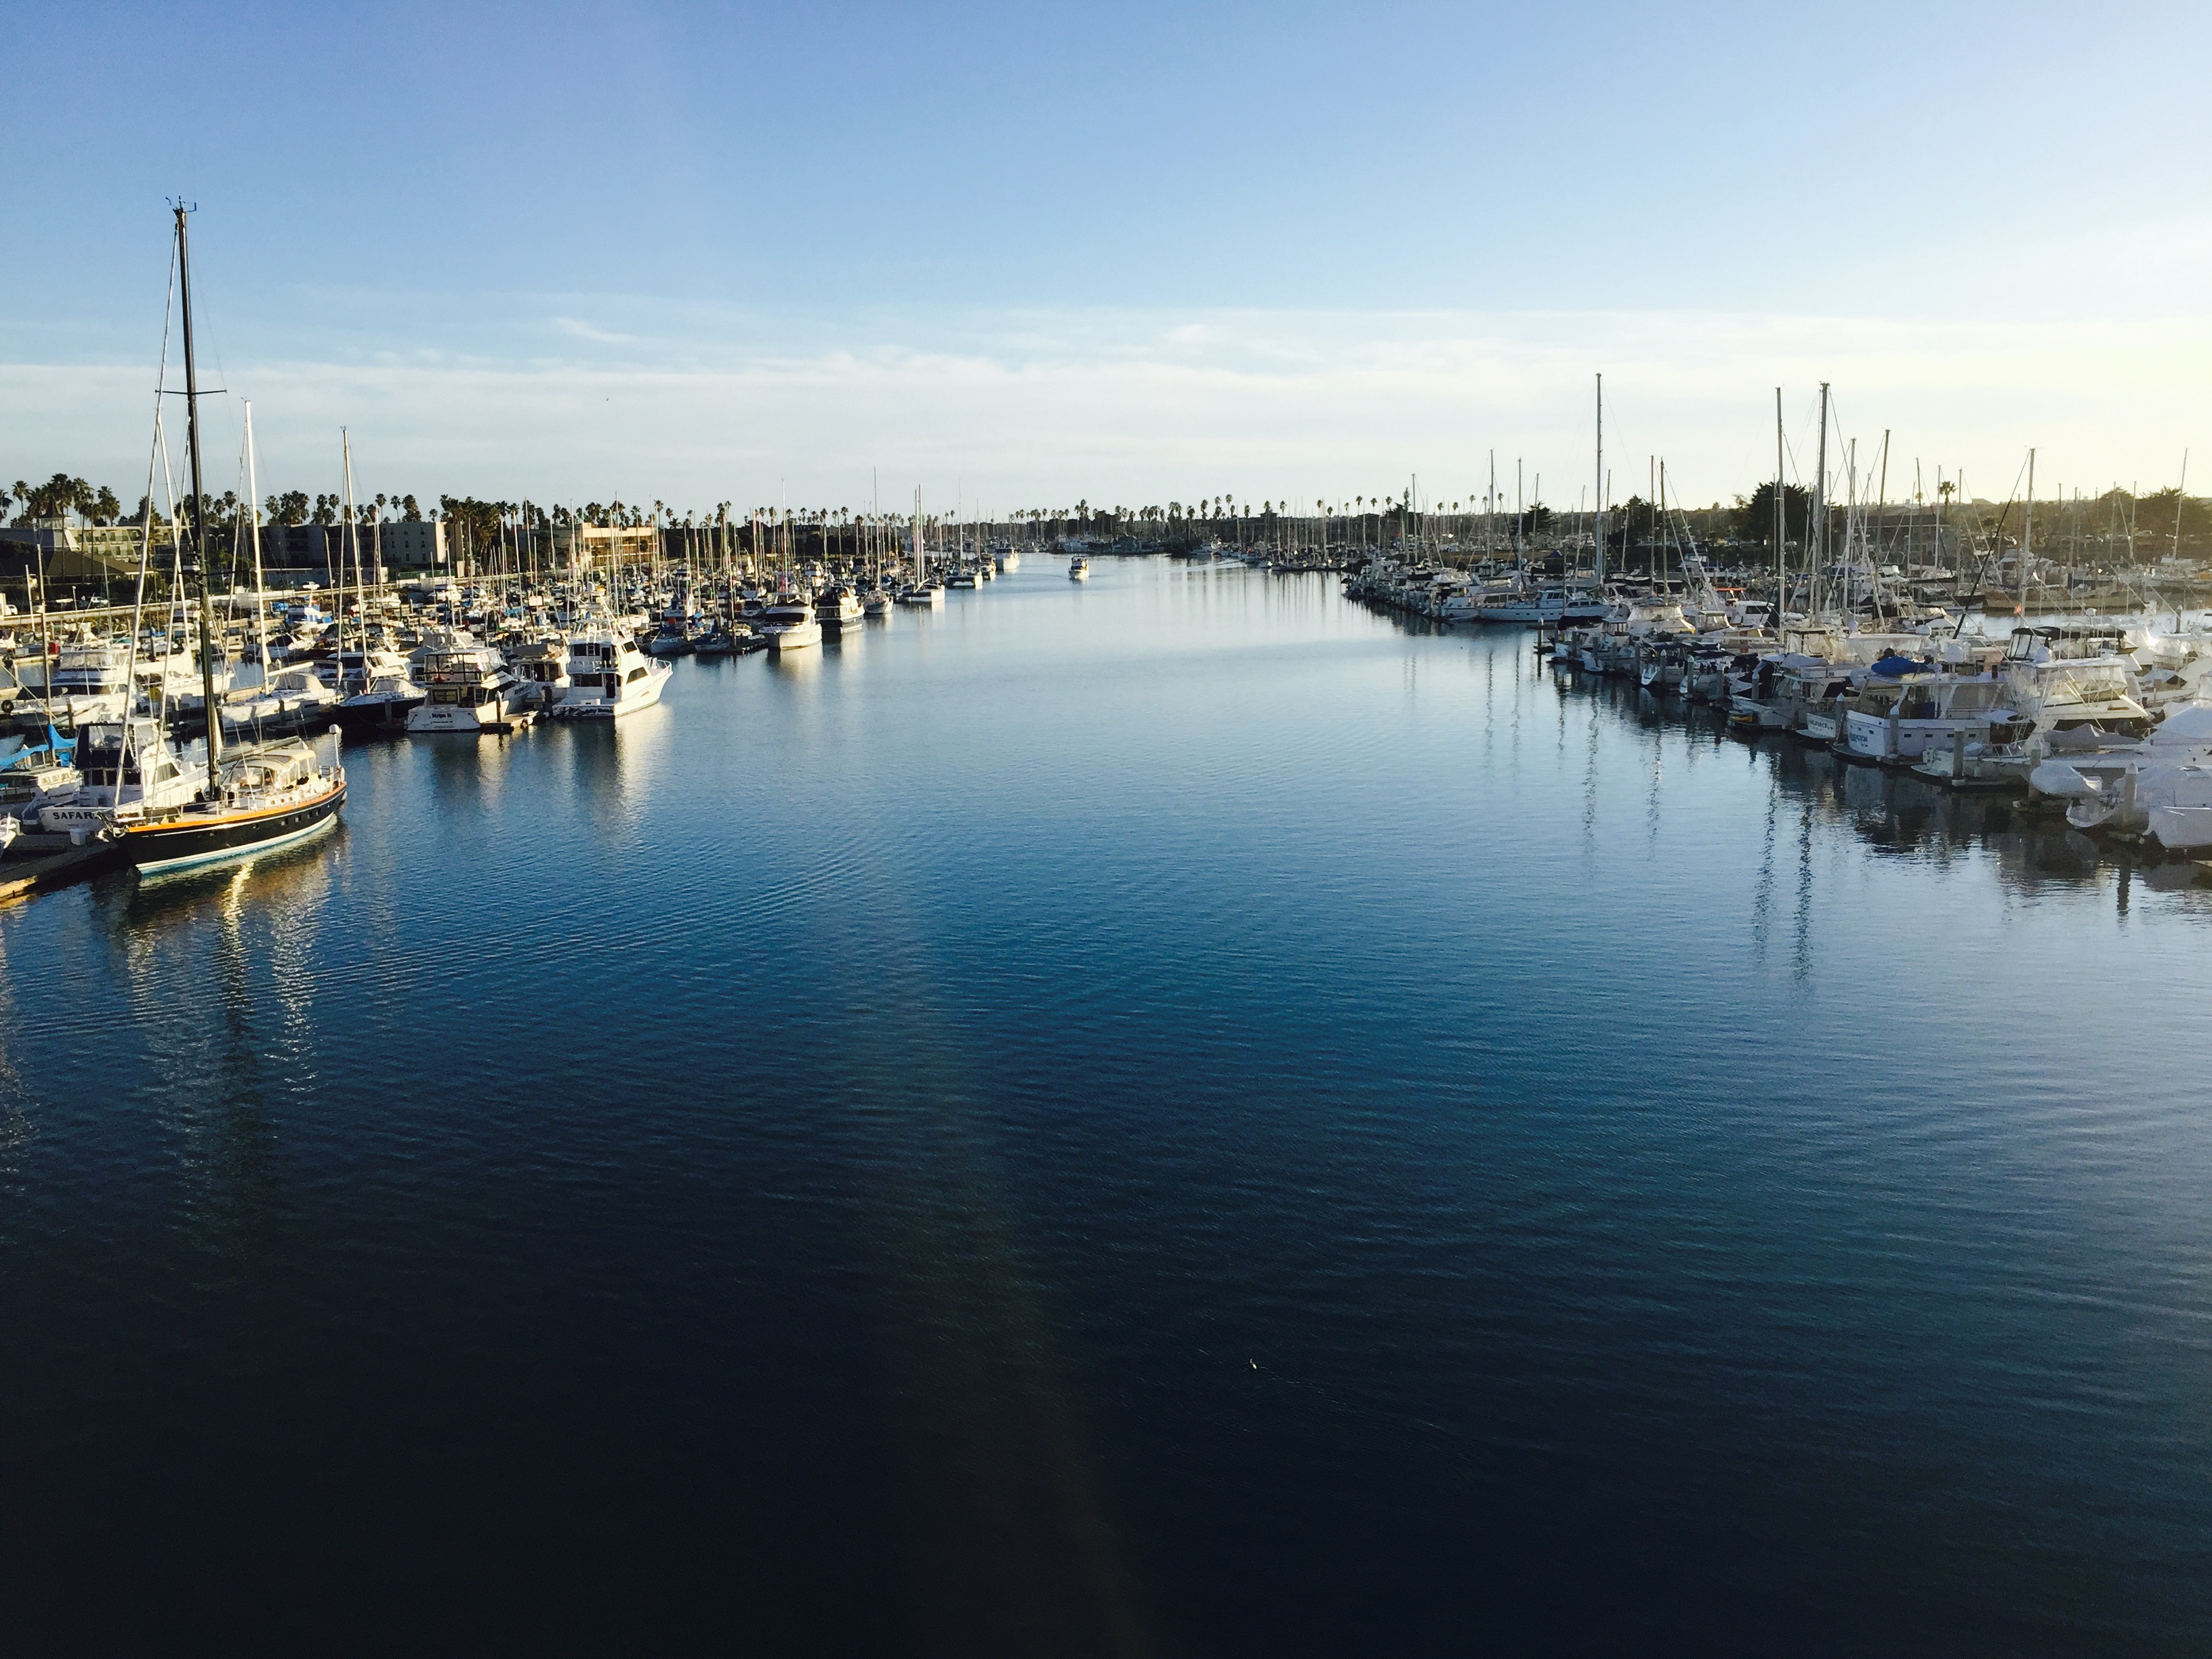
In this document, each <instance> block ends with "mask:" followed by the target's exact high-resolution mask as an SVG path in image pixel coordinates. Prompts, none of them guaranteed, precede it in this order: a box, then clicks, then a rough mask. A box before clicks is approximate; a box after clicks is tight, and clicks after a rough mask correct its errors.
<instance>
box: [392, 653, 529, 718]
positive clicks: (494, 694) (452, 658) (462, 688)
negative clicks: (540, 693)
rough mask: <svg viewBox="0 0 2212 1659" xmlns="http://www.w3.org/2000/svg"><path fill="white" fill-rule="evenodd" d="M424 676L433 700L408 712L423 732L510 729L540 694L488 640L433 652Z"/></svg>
mask: <svg viewBox="0 0 2212 1659" xmlns="http://www.w3.org/2000/svg"><path fill="white" fill-rule="evenodd" d="M421 677H422V686H423V689H424V690H425V692H426V694H427V700H426V701H425V702H423V703H422V706H421V707H420V708H415V709H413V710H411V711H410V712H409V714H408V716H407V729H408V730H409V731H410V732H415V733H416V734H418V735H420V734H431V733H437V732H465V733H469V734H471V735H474V734H475V733H477V732H509V731H512V730H513V729H514V728H515V727H516V726H522V725H526V724H527V723H528V722H529V720H530V719H531V717H532V714H534V713H535V712H536V703H537V696H536V693H535V692H534V691H533V690H532V688H530V687H528V686H526V685H525V684H523V682H522V681H521V680H520V678H518V677H517V676H516V675H515V672H514V671H513V669H511V668H509V667H508V666H507V661H506V659H504V658H502V657H501V655H500V654H499V653H498V652H497V651H496V650H495V649H493V648H492V647H490V646H488V645H467V646H461V647H448V648H447V649H444V650H439V651H432V652H428V653H426V654H425V655H424V656H423V659H422V670H421Z"/></svg>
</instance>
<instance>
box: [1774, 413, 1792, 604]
mask: <svg viewBox="0 0 2212 1659" xmlns="http://www.w3.org/2000/svg"><path fill="white" fill-rule="evenodd" d="M1785 476H1786V474H1785V471H1784V463H1783V459H1782V388H1781V387H1780V386H1777V387H1775V388H1774V637H1775V638H1776V639H1780V638H1781V637H1782V613H1783V612H1784V611H1786V610H1787V609H1788V608H1789V606H1788V604H1787V601H1788V599H1789V596H1790V565H1789V555H1788V554H1786V553H1785V552H1784V550H1783V548H1784V543H1783V539H1782V538H1783V537H1784V534H1785V533H1786V532H1788V530H1789V527H1790V520H1789V518H1788V516H1787V515H1786V513H1784V510H1783V509H1784V496H1783V480H1784V477H1785Z"/></svg>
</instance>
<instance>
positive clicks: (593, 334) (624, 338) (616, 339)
mask: <svg viewBox="0 0 2212 1659" xmlns="http://www.w3.org/2000/svg"><path fill="white" fill-rule="evenodd" d="M553 326H554V327H555V328H556V329H558V330H559V331H561V332H562V333H563V334H566V335H568V336H569V337H571V338H572V339H578V340H589V341H591V342H592V343H593V344H595V345H635V344H636V343H637V336H636V335H635V334H617V333H615V332H613V331H611V330H608V329H604V328H597V327H594V326H593V325H592V324H590V323H587V322H586V321H585V320H584V319H582V318H580V317H556V318H554V319H553Z"/></svg>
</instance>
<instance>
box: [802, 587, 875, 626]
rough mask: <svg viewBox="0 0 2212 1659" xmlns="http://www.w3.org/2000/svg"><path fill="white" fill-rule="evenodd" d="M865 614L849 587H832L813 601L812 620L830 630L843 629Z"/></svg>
mask: <svg viewBox="0 0 2212 1659" xmlns="http://www.w3.org/2000/svg"><path fill="white" fill-rule="evenodd" d="M866 614H867V613H866V611H863V610H862V609H861V608H860V600H858V599H854V597H853V590H852V589H851V588H849V587H833V588H831V589H830V590H829V592H827V593H824V594H823V596H822V597H821V598H820V599H817V600H815V601H814V620H815V621H817V622H818V623H823V624H825V625H827V626H829V627H830V628H843V627H845V626H846V625H847V624H848V623H856V622H858V621H860V618H861V617H864V616H866Z"/></svg>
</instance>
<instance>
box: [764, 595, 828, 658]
mask: <svg viewBox="0 0 2212 1659" xmlns="http://www.w3.org/2000/svg"><path fill="white" fill-rule="evenodd" d="M761 632H762V633H763V634H765V635H767V636H768V642H769V647H770V648H772V649H774V650H776V651H804V650H805V649H806V648H807V647H809V646H815V645H819V644H821V643H822V624H821V623H818V622H817V621H816V620H815V619H814V613H813V611H811V610H809V609H808V608H807V607H806V606H805V605H799V604H793V605H770V606H769V608H768V609H767V610H765V611H763V612H762V613H761Z"/></svg>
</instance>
